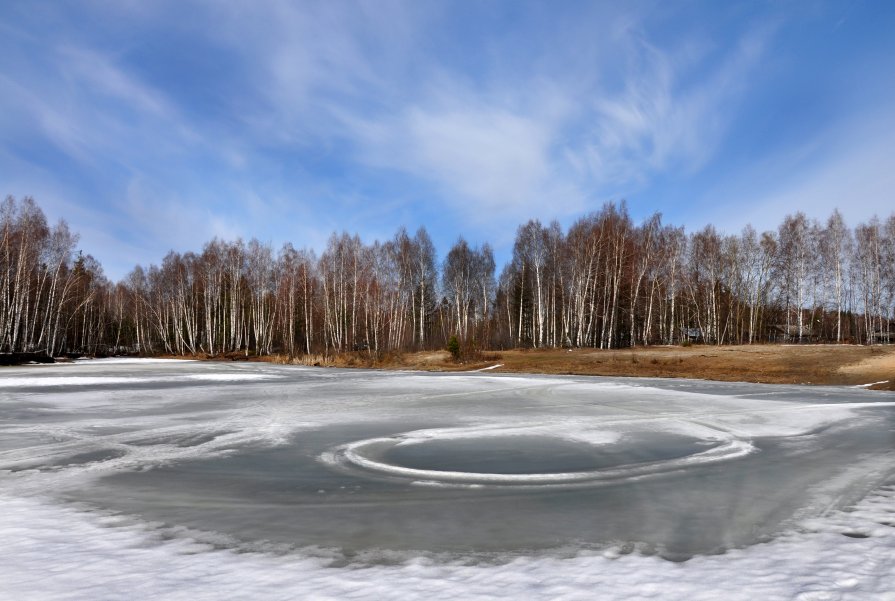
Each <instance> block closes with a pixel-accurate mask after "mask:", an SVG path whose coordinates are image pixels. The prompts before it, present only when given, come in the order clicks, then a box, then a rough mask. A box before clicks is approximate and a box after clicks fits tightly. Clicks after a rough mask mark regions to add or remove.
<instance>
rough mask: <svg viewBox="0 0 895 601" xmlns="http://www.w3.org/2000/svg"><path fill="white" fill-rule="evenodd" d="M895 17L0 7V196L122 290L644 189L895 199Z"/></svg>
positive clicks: (721, 198)
mask: <svg viewBox="0 0 895 601" xmlns="http://www.w3.org/2000/svg"><path fill="white" fill-rule="evenodd" d="M893 32H895V3H893V2H887V1H879V2H845V1H837V2H808V1H805V2H785V1H781V2H758V1H749V2H742V3H737V2H717V1H708V2H659V1H657V2H637V1H632V2H607V3H600V2H574V1H563V2H519V1H507V2H498V1H482V2H473V1H471V0H455V1H453V2H437V1H434V0H433V1H422V2H420V1H408V2H390V1H387V0H375V1H370V2H338V1H335V0H330V1H325V2H312V1H306V2H226V1H221V0H215V1H208V2H182V1H178V2H166V1H164V0H159V1H152V2H144V1H141V0H134V1H117V2H107V1H101V2H100V1H98V2H90V1H83V2H35V1H27V2H18V1H15V0H5V1H4V2H3V3H2V4H0V194H3V195H6V194H12V195H14V196H17V197H21V196H24V195H32V196H34V197H35V198H36V199H37V201H38V203H39V204H40V205H41V206H42V207H43V208H44V210H45V212H46V213H47V215H48V217H49V218H50V219H51V220H56V219H58V218H65V219H66V220H67V221H68V222H69V223H70V224H71V226H72V227H73V229H74V230H75V231H78V232H80V234H81V243H80V246H81V247H82V248H83V249H84V250H85V252H90V253H92V254H93V255H94V256H96V257H97V258H98V259H99V260H100V261H101V263H102V264H103V265H104V267H105V269H106V273H107V275H108V276H109V277H110V278H112V279H113V280H114V279H118V278H121V277H123V276H125V275H126V274H127V272H128V271H130V269H132V268H133V266H134V265H135V264H137V263H140V264H143V265H147V264H149V263H158V262H160V261H161V259H162V257H163V256H164V255H165V253H167V251H168V250H171V249H175V250H178V251H187V250H196V251H198V250H201V247H202V245H203V244H204V243H205V242H206V241H208V240H209V239H211V238H212V237H214V236H219V237H223V238H227V239H232V238H235V237H237V236H241V237H243V238H246V239H247V238H251V237H257V238H259V239H260V240H262V241H265V242H270V243H272V244H273V245H274V246H275V247H279V246H280V245H281V244H282V243H283V242H286V241H291V242H292V243H293V244H295V245H296V246H298V247H302V246H309V247H311V248H315V249H316V250H318V251H320V250H322V249H323V247H324V246H325V243H326V239H327V238H328V237H329V235H330V233H331V232H332V231H335V230H339V231H341V230H347V231H348V232H350V233H355V232H357V233H359V234H360V235H361V236H362V237H363V238H364V239H365V240H367V241H369V242H371V241H372V240H373V239H375V238H379V239H385V238H389V237H391V236H392V235H393V234H394V232H395V230H396V229H397V228H398V227H399V226H401V225H404V226H406V227H407V228H408V229H409V230H411V231H413V230H415V229H416V228H417V227H419V226H420V225H424V226H426V227H427V228H428V230H429V232H430V234H431V236H432V238H433V240H434V241H435V243H436V246H437V248H438V250H439V254H440V256H444V255H445V254H446V252H447V250H448V249H449V247H450V245H451V243H452V242H453V241H455V240H456V238H457V236H459V235H461V234H462V235H463V236H464V237H466V238H467V239H468V240H470V241H471V242H473V243H480V242H484V241H489V242H491V244H492V245H493V246H494V247H495V249H496V251H497V252H496V254H497V259H498V265H500V264H501V263H502V262H503V261H504V260H506V258H507V257H508V256H509V253H510V252H511V249H512V242H513V238H514V235H515V231H516V228H517V226H518V225H519V224H521V223H522V222H524V221H526V220H527V219H529V218H533V217H537V218H540V219H541V220H543V221H549V220H551V219H553V218H556V219H558V220H559V221H560V223H562V224H563V225H564V226H567V225H569V224H570V223H571V222H572V221H574V220H575V219H576V218H577V217H579V216H580V215H582V214H584V213H587V212H588V211H591V210H596V209H599V207H600V206H601V205H602V204H603V203H604V202H606V201H612V200H614V201H618V200H621V199H625V200H626V201H627V203H628V207H629V209H630V212H631V214H632V216H633V217H634V218H635V220H637V221H640V220H642V219H644V218H645V217H647V216H648V215H650V214H652V213H653V212H655V211H659V212H661V213H662V214H663V216H664V220H665V222H667V223H673V224H680V225H685V226H687V228H688V230H694V229H699V228H701V227H702V226H704V225H705V224H706V223H714V224H715V225H716V226H718V227H719V229H721V230H723V231H727V232H731V233H733V232H738V231H739V230H740V229H741V227H742V226H743V225H745V224H746V223H747V222H748V223H752V224H753V225H754V226H755V227H756V228H758V229H767V228H774V227H776V226H777V224H778V223H779V222H780V220H781V219H782V217H783V216H784V215H786V214H787V213H791V212H794V211H797V210H801V211H804V212H806V213H807V214H808V215H809V216H813V217H817V218H819V219H825V218H826V217H827V216H828V215H829V213H830V211H831V210H832V209H833V208H834V207H839V208H840V210H841V211H842V212H843V214H844V215H845V217H846V220H847V221H848V222H849V224H851V225H854V224H855V223H857V222H859V221H862V220H866V219H868V218H869V217H870V216H871V215H873V214H879V215H880V216H886V215H888V214H890V213H891V212H892V211H893V210H895V193H893V191H895V33H893Z"/></svg>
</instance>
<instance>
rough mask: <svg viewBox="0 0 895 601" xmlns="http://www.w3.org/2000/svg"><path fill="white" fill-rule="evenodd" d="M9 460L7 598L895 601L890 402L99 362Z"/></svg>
mask: <svg viewBox="0 0 895 601" xmlns="http://www.w3.org/2000/svg"><path fill="white" fill-rule="evenodd" d="M0 441H2V444H0V540H2V541H3V545H0V583H2V586H0V598H4V599H5V598H9V599H63V598H65V599H71V598H76V599H134V598H159V599H220V598H233V597H234V596H236V597H244V598H259V599H296V598H314V599H345V598H363V599H379V598H407V599H422V598H426V599H494V598H512V599H520V598H551V599H593V598H601V599H631V598H644V599H650V598H655V599H717V598H719V597H723V598H725V599H755V598H762V599H895V594H893V591H895V574H893V572H895V571H893V570H892V563H893V558H895V481H893V475H895V399H893V397H892V394H891V393H885V392H873V391H867V390H863V389H854V388H848V389H846V388H832V387H817V388H810V387H798V386H759V385H746V384H731V383H711V382H695V381H660V380H628V379H621V378H612V379H608V378H583V377H548V376H502V375H494V374H491V373H477V374H416V373H382V372H370V371H362V370H357V371H353V370H325V369H312V368H300V367H291V366H272V365H245V364H236V365H231V364H223V363H215V364H210V363H187V362H176V361H139V360H127V361H114V360H104V361H85V362H76V363H74V364H65V365H52V366H22V367H15V368H8V369H4V370H3V371H2V372H0ZM369 441H380V442H381V441H385V442H381V445H380V443H376V444H373V445H372V446H370V445H369V444H368V443H369ZM352 445H353V446H352ZM377 445H380V446H377ZM650 445H652V447H650ZM647 447H649V448H650V449H651V450H649V451H648V452H647V451H644V450H643V449H644V448H647ZM346 448H355V449H360V450H361V451H362V452H363V453H362V456H363V457H364V458H367V459H372V460H373V461H374V462H376V463H379V464H381V465H375V466H372V467H371V466H366V467H364V466H363V465H361V466H358V465H355V464H342V463H339V461H338V457H337V454H338V453H339V452H340V450H342V451H344V450H345V449H346ZM389 449H400V450H399V451H394V450H391V451H390V450H389ZM452 449H454V451H453V452H452ZM638 449H640V451H638ZM724 449H736V450H737V452H734V453H725V452H723V450H724ZM479 451H480V452H482V453H488V454H489V456H488V457H487V458H483V460H482V461H481V462H477V461H476V452H479ZM420 453H422V455H420ZM427 454H428V455H427ZM452 454H453V455H454V456H451V455H452ZM705 457H714V460H713V461H702V459H703V458H705ZM327 459H330V460H332V462H331V463H327V461H326V460H327ZM514 462H522V463H523V464H525V465H522V466H520V465H518V464H515V463H514ZM526 462H527V463H526ZM563 462H567V463H566V464H565V465H568V466H573V467H574V466H577V467H576V468H575V469H576V470H577V472H574V471H573V473H578V472H581V471H583V472H588V471H593V470H604V469H605V470H618V471H619V472H620V473H619V474H618V476H619V478H618V479H616V480H613V481H612V482H610V483H605V482H601V483H594V482H591V481H586V482H583V483H579V484H580V487H577V488H576V487H574V486H573V487H570V488H562V487H560V488H559V489H553V488H550V487H546V488H545V487H543V486H542V485H543V484H545V483H544V482H539V481H538V480H539V479H538V478H531V476H538V475H549V474H551V473H553V474H556V473H560V474H561V473H568V472H564V471H563V466H564V463H563ZM383 466H385V468H386V469H385V470H383V469H382V467H383ZM402 466H403V467H406V468H409V469H419V470H422V471H424V472H427V474H426V476H427V480H426V481H419V480H417V479H415V476H414V477H407V478H405V476H412V475H408V474H404V475H402V474H400V473H397V472H395V471H394V468H400V467H402ZM643 467H647V468H648V469H647V471H645V472H643V473H640V472H638V470H641V469H642V468H643ZM147 470H148V471H147ZM390 470H391V471H390ZM452 473H454V474H457V473H459V474H461V475H462V477H461V480H462V479H463V478H466V479H468V477H469V475H470V474H476V473H478V474H497V475H500V476H504V477H505V476H512V475H519V476H522V477H523V478H528V482H523V484H525V486H521V487H518V488H517V487H515V486H511V487H510V488H506V487H505V486H504V485H503V484H501V483H497V484H498V485H497V486H493V485H492V484H490V483H488V482H487V481H485V482H478V483H475V485H474V486H473V487H471V488H456V487H454V484H455V483H453V482H452V476H451V474H452ZM430 477H431V479H429V478H430ZM421 484H425V485H424V486H421ZM504 484H505V483H504ZM502 486H503V487H502ZM576 486H578V485H577V484H576ZM340 487H343V488H340ZM72 501H74V503H73V502H72ZM464 522H465V524H464ZM408 524H412V525H415V527H413V528H407V529H405V530H404V531H402V526H407V525H408ZM663 549H664V550H663ZM669 549H671V550H672V551H673V550H675V549H678V550H681V549H683V551H681V552H680V553H679V554H678V555H677V556H676V557H677V558H678V559H686V558H688V557H689V559H688V560H687V561H684V562H683V563H680V562H676V561H668V560H667V559H664V558H663V557H669V556H671V557H675V553H673V552H672V553H669V552H667V551H668V550H669Z"/></svg>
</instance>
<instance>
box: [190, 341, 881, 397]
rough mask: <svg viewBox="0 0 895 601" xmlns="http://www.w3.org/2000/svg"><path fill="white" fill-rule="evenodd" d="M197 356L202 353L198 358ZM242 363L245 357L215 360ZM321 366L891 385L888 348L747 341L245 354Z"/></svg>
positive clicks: (254, 359)
mask: <svg viewBox="0 0 895 601" xmlns="http://www.w3.org/2000/svg"><path fill="white" fill-rule="evenodd" d="M200 358H201V357H200ZM213 359H218V360H246V359H245V357H244V355H240V356H236V355H234V356H233V357H230V356H226V357H215V358H213ZM248 360H249V361H271V362H276V363H288V364H296V365H316V366H322V367H372V368H382V369H420V370H427V371H471V370H475V369H482V368H485V367H491V366H493V365H497V364H500V367H497V368H495V369H494V370H493V371H494V372H503V373H543V374H575V375H594V376H635V377H657V378H699V379H706V380H720V381H727V382H764V383H777V384H828V385H865V384H871V383H877V382H884V383H882V384H876V385H874V386H873V388H876V389H883V390H895V346H871V347H868V346H854V345H799V346H795V345H794V346H789V345H753V346H701V345H695V346H690V347H680V346H653V347H636V348H632V349H620V350H598V349H573V350H568V349H543V350H532V349H514V350H509V351H500V352H493V351H481V352H478V353H476V355H475V356H474V357H473V358H471V359H468V360H465V361H460V362H454V361H453V360H452V358H451V355H450V353H448V352H447V351H421V352H417V353H403V354H401V353H394V354H376V353H370V352H366V351H362V352H357V353H342V354H339V355H330V356H326V357H325V356H323V355H307V356H303V357H295V358H289V357H286V356H272V357H249V359H248Z"/></svg>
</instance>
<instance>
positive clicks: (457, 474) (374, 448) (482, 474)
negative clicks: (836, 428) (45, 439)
mask: <svg viewBox="0 0 895 601" xmlns="http://www.w3.org/2000/svg"><path fill="white" fill-rule="evenodd" d="M442 436H443V437H444V438H442ZM510 436H516V438H518V439H519V440H524V437H520V436H518V433H515V434H504V435H499V434H497V435H496V434H495V433H494V432H488V433H484V432H481V431H476V430H466V429H463V428H456V429H449V430H437V431H433V430H419V431H415V432H408V433H404V434H398V435H394V436H388V437H379V438H369V439H365V440H359V441H355V442H351V443H348V444H344V445H341V446H339V447H336V448H335V449H333V450H331V451H329V452H327V453H324V454H322V455H321V456H320V459H321V460H322V461H324V462H325V463H328V464H330V465H334V466H339V467H342V468H360V469H361V470H362V471H364V472H365V473H368V474H369V473H372V474H379V475H383V476H390V477H398V478H406V479H409V480H412V481H414V482H416V483H421V484H439V485H448V486H451V485H454V486H470V485H473V486H476V485H479V486H480V485H496V486H566V485H597V484H601V483H610V482H618V481H623V480H630V479H635V478H642V477H646V476H653V475H658V474H663V473H668V472H671V471H675V470H679V469H683V468H686V467H691V466H694V465H699V464H705V463H713V462H719V461H727V460H730V459H735V458H737V457H742V456H744V455H748V454H749V453H751V452H753V451H755V450H756V449H755V447H754V446H753V445H752V444H750V443H749V442H747V441H743V440H739V439H736V438H729V439H725V438H722V439H720V440H719V439H717V438H715V439H711V440H710V439H699V438H694V439H692V443H691V445H692V446H693V449H691V450H690V452H687V453H686V454H683V455H682V456H675V457H671V458H667V459H658V460H648V461H636V460H634V461H630V462H627V463H624V462H623V463H619V464H616V465H609V466H599V467H595V468H593V469H576V470H570V471H532V472H522V473H516V472H515V470H514V472H513V473H503V472H498V471H495V472H487V471H470V470H453V469H425V468H421V467H413V466H408V465H401V464H400V463H398V462H395V461H392V460H390V459H389V458H388V457H387V455H388V451H389V450H390V449H394V448H396V447H399V446H404V445H419V446H424V445H426V444H427V443H432V442H437V441H442V440H461V439H462V440H478V441H483V440H488V439H489V438H490V439H494V438H497V437H500V438H506V437H510ZM539 437H540V438H543V439H544V440H549V439H551V438H552V439H553V440H556V441H563V442H565V443H568V439H567V438H565V437H561V436H558V435H546V433H545V432H543V431H541V432H539ZM576 442H578V443H580V444H582V445H585V446H590V447H592V448H595V447H601V448H602V449H605V448H606V447H609V448H612V447H613V446H616V444H617V443H609V444H594V443H590V442H588V441H586V440H580V439H579V440H576ZM706 444H710V445H711V446H709V447H708V448H705V445H706ZM701 448H705V450H699V449H701ZM579 463H580V461H579Z"/></svg>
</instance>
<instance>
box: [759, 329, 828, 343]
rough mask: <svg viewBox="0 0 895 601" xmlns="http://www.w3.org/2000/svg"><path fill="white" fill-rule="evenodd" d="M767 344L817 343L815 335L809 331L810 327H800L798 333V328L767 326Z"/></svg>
mask: <svg viewBox="0 0 895 601" xmlns="http://www.w3.org/2000/svg"><path fill="white" fill-rule="evenodd" d="M767 331H768V342H782V343H785V344H808V343H811V342H817V334H815V333H814V331H813V330H812V329H811V326H810V325H802V332H801V334H800V333H799V326H798V324H796V325H786V324H775V325H771V326H768V330H767Z"/></svg>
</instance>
